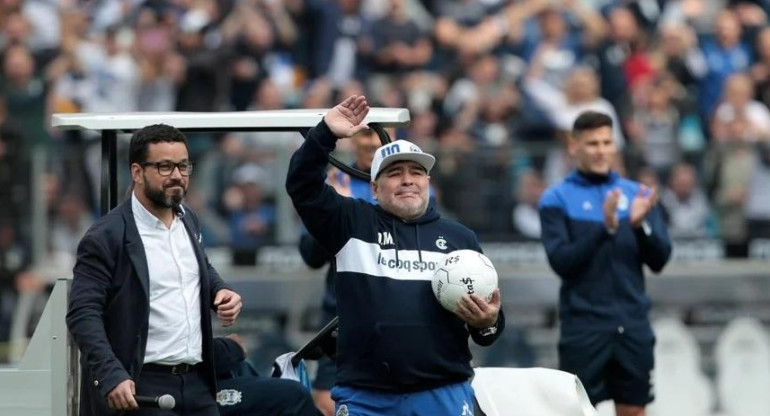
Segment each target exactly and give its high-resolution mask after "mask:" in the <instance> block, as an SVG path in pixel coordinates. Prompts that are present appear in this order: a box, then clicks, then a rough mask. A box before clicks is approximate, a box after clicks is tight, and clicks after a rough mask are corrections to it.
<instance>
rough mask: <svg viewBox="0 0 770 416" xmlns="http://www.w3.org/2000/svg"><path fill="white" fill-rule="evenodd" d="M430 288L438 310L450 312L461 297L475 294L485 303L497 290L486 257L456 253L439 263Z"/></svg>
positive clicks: (476, 253)
mask: <svg viewBox="0 0 770 416" xmlns="http://www.w3.org/2000/svg"><path fill="white" fill-rule="evenodd" d="M432 286H433V294H435V295H436V299H437V300H438V301H439V303H440V304H441V306H443V307H444V308H445V309H447V310H449V311H451V312H454V311H455V309H457V302H458V301H459V300H460V298H461V297H462V296H463V295H465V294H471V293H475V294H477V295H478V296H480V297H481V298H482V299H485V300H486V301H487V302H489V300H490V299H491V298H492V292H494V291H495V289H496V288H497V271H496V270H495V266H493V265H492V262H491V261H489V258H487V256H485V255H483V254H481V253H479V252H477V251H473V250H456V251H453V252H451V253H449V254H447V255H446V257H444V259H443V260H442V261H441V263H439V269H438V270H436V273H435V274H434V275H433V281H432Z"/></svg>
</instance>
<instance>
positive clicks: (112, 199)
mask: <svg viewBox="0 0 770 416" xmlns="http://www.w3.org/2000/svg"><path fill="white" fill-rule="evenodd" d="M117 164H118V132H117V131H115V130H102V186H101V188H102V189H101V214H102V215H104V214H106V213H108V212H109V211H110V210H111V209H113V208H115V207H116V206H117V205H118V174H117V172H118V166H117Z"/></svg>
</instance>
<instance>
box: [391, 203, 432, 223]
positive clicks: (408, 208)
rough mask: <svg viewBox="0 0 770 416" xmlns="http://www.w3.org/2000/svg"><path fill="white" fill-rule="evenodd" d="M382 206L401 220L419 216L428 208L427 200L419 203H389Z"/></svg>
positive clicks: (413, 218) (409, 219)
mask: <svg viewBox="0 0 770 416" xmlns="http://www.w3.org/2000/svg"><path fill="white" fill-rule="evenodd" d="M383 208H384V209H385V210H386V211H389V212H390V213H391V214H393V215H395V216H397V217H398V218H401V219H402V220H407V221H411V220H415V219H417V218H420V217H421V216H423V215H424V214H425V212H426V211H427V210H428V200H427V199H426V200H424V201H422V202H421V203H420V204H419V205H399V204H390V205H389V206H387V207H383Z"/></svg>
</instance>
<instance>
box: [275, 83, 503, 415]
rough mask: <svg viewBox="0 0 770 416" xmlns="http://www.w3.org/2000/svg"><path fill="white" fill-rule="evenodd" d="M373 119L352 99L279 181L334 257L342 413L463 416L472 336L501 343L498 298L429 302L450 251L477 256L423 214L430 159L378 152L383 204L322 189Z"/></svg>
mask: <svg viewBox="0 0 770 416" xmlns="http://www.w3.org/2000/svg"><path fill="white" fill-rule="evenodd" d="M368 110H369V107H368V104H367V102H366V99H365V98H364V97H362V96H351V97H349V98H347V99H346V100H345V101H343V102H342V103H340V104H338V105H337V106H335V107H334V108H333V109H331V110H330V111H329V112H327V113H326V115H325V116H324V118H323V121H321V122H320V123H319V124H318V125H317V126H316V127H315V128H313V129H311V130H310V132H309V133H308V137H307V140H306V141H305V143H304V144H303V145H302V146H301V147H300V148H299V149H298V150H297V151H296V152H295V154H294V156H293V157H292V161H291V164H290V167H289V174H288V177H287V180H286V188H287V191H288V192H289V195H290V196H291V198H292V201H293V202H294V206H295V208H296V209H297V211H298V213H299V215H300V217H301V218H302V220H303V222H304V223H305V225H306V226H307V228H308V230H309V232H310V233H311V235H312V236H313V237H314V238H315V239H316V240H317V241H318V242H319V244H321V245H322V246H323V247H324V248H325V250H326V251H327V252H328V253H330V254H333V255H334V256H335V257H336V271H337V276H336V288H335V289H336V293H337V299H338V302H337V313H338V316H339V322H340V323H339V331H340V332H339V336H338V341H337V379H336V385H335V387H334V388H333V389H332V398H333V399H334V401H335V403H336V409H337V414H361V413H364V412H366V413H374V414H414V413H420V414H459V413H462V412H463V411H470V408H471V407H472V406H473V391H472V389H471V387H470V383H469V381H468V380H469V378H470V376H471V375H472V372H473V371H472V369H471V367H470V357H471V356H470V350H469V349H468V336H469V335H470V336H471V337H472V338H473V340H474V341H475V342H476V343H478V344H480V345H489V344H491V343H492V342H493V341H494V340H495V339H496V338H497V337H499V335H500V331H501V330H502V329H503V326H504V319H503V315H502V312H501V311H500V292H499V290H496V291H495V292H494V294H493V295H492V298H491V300H490V302H489V303H487V302H486V301H485V300H483V299H481V298H479V297H478V296H477V295H475V294H473V295H469V296H463V298H462V300H460V301H459V302H458V307H459V309H458V311H457V315H456V316H455V315H452V314H450V313H448V312H447V311H446V310H445V309H443V308H442V307H441V306H440V305H439V303H438V302H436V300H435V297H434V295H433V293H432V290H431V288H430V282H429V280H430V276H432V274H433V271H431V269H432V268H435V267H436V262H438V261H440V260H441V259H442V258H443V257H444V253H446V252H450V251H452V250H456V249H460V248H466V249H473V250H476V251H480V248H479V246H478V242H477V240H476V238H475V235H474V234H473V232H472V231H470V230H468V229H467V228H465V227H463V226H461V225H459V224H457V223H454V222H451V221H448V220H443V219H441V218H439V216H438V214H437V213H436V211H435V208H433V207H430V206H429V203H428V202H429V195H428V194H429V177H428V173H429V171H430V169H431V168H432V167H433V164H434V162H435V158H434V157H433V156H431V155H428V154H426V153H422V151H421V150H420V149H419V148H417V147H416V146H415V145H414V144H411V143H409V142H407V141H396V142H393V143H390V144H388V145H385V146H383V147H380V148H379V149H378V150H377V153H376V154H375V158H374V160H373V161H372V168H371V177H372V182H371V189H372V192H373V193H374V196H375V197H376V198H377V201H378V205H371V204H369V203H367V202H364V201H360V200H356V199H353V198H346V197H343V196H340V195H339V194H337V193H336V192H335V191H334V189H333V188H331V187H330V186H328V185H326V184H325V183H324V176H325V167H326V163H327V157H328V153H329V152H330V151H332V150H333V149H334V147H335V144H336V141H337V138H338V137H351V136H353V135H355V134H356V133H357V132H359V131H361V130H363V129H365V128H366V126H365V125H362V124H361V123H362V121H363V120H364V117H365V116H366V115H367V113H368ZM435 238H437V240H434V239H435ZM407 264H408V265H409V266H406V265H407ZM412 265H415V266H417V267H418V268H417V269H415V268H413V267H412Z"/></svg>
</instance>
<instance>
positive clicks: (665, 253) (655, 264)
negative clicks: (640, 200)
mask: <svg viewBox="0 0 770 416" xmlns="http://www.w3.org/2000/svg"><path fill="white" fill-rule="evenodd" d="M645 220H646V221H647V223H648V224H649V225H650V234H649V235H647V234H646V233H645V232H644V229H643V228H642V227H640V228H637V229H635V230H634V235H635V236H636V241H637V243H638V244H639V249H640V254H641V256H642V262H643V263H644V264H646V265H647V266H649V267H650V269H651V270H652V271H653V272H655V273H660V271H661V270H663V267H664V266H665V265H666V263H667V262H668V259H669V258H670V257H671V239H670V238H669V237H668V229H667V228H666V223H665V222H664V220H663V213H662V212H661V209H660V205H656V206H655V208H653V209H652V211H650V213H649V214H648V215H647V218H646V219H645Z"/></svg>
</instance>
